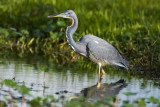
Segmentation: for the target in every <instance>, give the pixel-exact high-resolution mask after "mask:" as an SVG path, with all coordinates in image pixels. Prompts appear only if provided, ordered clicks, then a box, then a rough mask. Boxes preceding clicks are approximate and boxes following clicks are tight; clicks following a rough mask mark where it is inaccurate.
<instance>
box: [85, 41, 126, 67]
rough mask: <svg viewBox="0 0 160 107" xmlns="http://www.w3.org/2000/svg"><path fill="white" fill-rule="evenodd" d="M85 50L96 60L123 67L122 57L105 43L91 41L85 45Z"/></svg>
mask: <svg viewBox="0 0 160 107" xmlns="http://www.w3.org/2000/svg"><path fill="white" fill-rule="evenodd" d="M87 50H88V51H89V52H90V53H91V54H92V55H94V56H95V57H96V58H97V59H98V60H101V61H104V62H108V63H109V64H111V65H117V66H122V67H124V65H123V60H124V59H123V58H122V56H121V55H120V54H119V52H118V51H117V50H116V49H115V48H114V47H113V46H112V45H111V44H109V43H108V42H106V41H91V42H89V43H88V44H87Z"/></svg>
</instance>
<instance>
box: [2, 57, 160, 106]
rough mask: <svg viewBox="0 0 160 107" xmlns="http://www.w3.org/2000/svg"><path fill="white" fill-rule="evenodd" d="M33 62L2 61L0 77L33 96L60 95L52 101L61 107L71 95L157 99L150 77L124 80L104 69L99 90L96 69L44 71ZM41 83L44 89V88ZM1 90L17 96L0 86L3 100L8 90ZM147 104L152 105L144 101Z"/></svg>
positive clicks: (124, 78)
mask: <svg viewBox="0 0 160 107" xmlns="http://www.w3.org/2000/svg"><path fill="white" fill-rule="evenodd" d="M36 65H37V62H33V63H30V64H28V63H26V62H25V61H23V60H22V59H18V60H16V59H14V60H5V63H1V64H0V79H1V80H4V79H14V80H15V81H16V82H17V83H18V84H25V85H26V86H27V87H28V88H31V94H32V95H33V97H37V96H41V97H43V96H46V95H54V97H55V98H56V99H60V98H61V97H62V96H63V97H64V99H61V100H60V101H59V102H58V103H55V105H57V106H61V103H62V102H64V101H66V100H68V99H69V98H71V97H72V96H85V97H88V98H91V99H93V100H95V101H96V100H97V99H102V98H100V97H109V96H112V97H113V96H114V97H117V98H118V99H120V100H119V103H118V105H122V104H123V101H126V100H128V101H129V102H130V103H133V102H134V101H136V99H137V98H149V97H151V96H154V97H155V98H158V99H160V94H159V93H160V89H159V87H156V86H154V85H153V82H152V81H151V80H150V81H149V80H147V81H146V80H144V79H143V78H141V79H137V78H130V79H128V78H127V77H123V76H120V75H119V74H118V73H116V74H115V75H112V74H110V73H107V72H108V71H106V73H107V75H106V76H105V77H104V78H103V80H102V81H101V83H102V85H101V86H103V87H102V88H103V89H97V88H96V84H97V79H98V71H97V72H96V71H94V72H87V69H86V68H85V69H82V72H80V71H78V70H76V67H75V69H71V68H70V67H64V68H63V66H62V68H61V69H57V68H56V67H51V68H50V69H49V70H47V72H44V70H41V69H40V68H39V66H43V65H41V64H40V65H39V66H36ZM75 66H76V65H75ZM77 69H78V68H77ZM95 70H97V69H95ZM84 71H86V72H84ZM110 72H111V71H110ZM119 72H122V71H119ZM125 72H126V71H124V72H123V73H125ZM119 81H120V82H119ZM44 86H45V87H47V88H44ZM5 90H10V91H11V92H12V93H13V95H14V96H17V97H20V96H21V95H20V94H19V93H18V92H17V91H15V90H13V89H10V88H9V87H6V86H4V85H3V86H1V89H0V94H1V96H0V100H5V98H6V97H8V92H7V91H5ZM127 92H131V93H134V94H133V95H129V96H126V95H125V94H124V93H127ZM33 97H29V96H28V97H26V99H28V100H31V99H32V98H33ZM19 106H20V105H19ZM147 106H148V107H149V106H156V105H155V104H153V103H149V102H148V103H147Z"/></svg>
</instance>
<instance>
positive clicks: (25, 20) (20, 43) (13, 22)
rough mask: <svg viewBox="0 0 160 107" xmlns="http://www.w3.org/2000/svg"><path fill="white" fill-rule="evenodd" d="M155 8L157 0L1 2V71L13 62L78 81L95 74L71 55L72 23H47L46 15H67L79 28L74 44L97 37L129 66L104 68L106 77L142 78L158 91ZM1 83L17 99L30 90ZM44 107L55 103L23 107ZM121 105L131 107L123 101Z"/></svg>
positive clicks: (159, 37)
mask: <svg viewBox="0 0 160 107" xmlns="http://www.w3.org/2000/svg"><path fill="white" fill-rule="evenodd" d="M159 4H160V1H159V0H154V1H152V0H103V1H100V0H85V1H82V0H71V1H68V0H12V1H9V0H1V1H0V50H1V52H0V56H1V62H0V63H1V65H3V66H4V65H6V64H9V63H6V62H7V60H11V59H12V60H13V61H14V60H15V59H17V58H18V59H21V60H24V62H26V63H27V64H30V65H31V66H34V67H35V68H37V69H38V70H42V71H43V72H48V71H50V70H51V69H53V68H54V69H58V70H62V69H63V68H64V69H66V68H67V69H70V70H71V71H72V70H74V71H75V72H76V73H79V74H80V75H81V73H82V74H83V73H85V72H87V73H89V74H92V73H93V74H94V73H96V72H97V68H96V67H95V66H94V64H93V63H92V62H90V61H89V60H87V59H85V58H83V57H81V56H80V55H78V54H76V53H75V52H73V51H72V50H71V48H70V47H69V46H68V43H67V41H66V38H65V29H66V26H68V25H70V24H71V21H70V20H68V19H61V18H58V19H57V18H56V19H48V18H47V16H48V15H51V14H57V13H61V12H65V11H66V10H68V9H72V10H74V11H75V12H76V14H77V16H78V19H79V26H78V29H77V31H76V34H75V35H74V39H75V40H76V41H78V40H79V39H80V37H81V36H83V35H85V34H93V35H96V36H99V37H101V38H103V39H105V40H107V41H108V42H109V43H111V44H112V45H114V46H115V47H116V48H117V49H118V50H119V52H120V53H121V54H122V55H123V56H124V57H125V58H126V59H128V60H129V62H130V70H129V71H124V70H117V68H113V67H108V66H107V67H105V70H106V71H109V75H111V77H112V76H113V75H115V74H117V75H119V76H120V77H123V78H124V77H127V81H129V80H130V79H131V78H133V77H134V78H138V79H142V78H143V79H144V81H148V80H149V81H150V80H151V81H152V84H153V85H154V86H157V87H159V75H160V72H159V69H160V47H159V46H160V15H159V12H160V7H159ZM3 59H4V60H3ZM31 59H32V60H34V61H32V60H31ZM77 68H78V70H77ZM64 69H63V71H65V70H64ZM53 71H54V70H53ZM110 71H111V72H110ZM121 71H124V72H125V73H124V72H121ZM122 75H123V76H122ZM5 79H6V78H5ZM5 79H2V77H0V82H1V84H5V85H6V86H8V87H12V88H16V90H18V91H19V92H20V93H21V95H22V96H23V95H28V94H29V92H30V90H28V88H27V87H26V86H25V84H24V85H22V84H20V85H22V86H19V84H17V81H16V82H15V81H12V80H8V79H11V78H8V79H7V80H5ZM105 82H106V81H105ZM143 85H144V84H143ZM83 88H84V87H83ZM127 95H128V94H127ZM129 95H130V94H129ZM112 100H113V99H110V100H105V101H112ZM49 101H53V102H54V101H57V100H56V99H55V98H53V97H51V96H49V97H48V96H46V97H44V98H42V96H41V97H37V98H35V99H33V100H32V101H29V102H27V103H28V104H30V105H32V104H39V105H40V106H43V104H44V105H45V104H46V105H45V106H47V104H48V103H49ZM105 101H98V102H95V105H94V104H93V105H92V104H91V105H90V103H88V101H87V100H86V99H84V98H80V99H78V100H76V101H74V102H73V103H72V102H71V103H70V102H65V103H64V105H65V106H72V105H74V104H77V103H78V104H79V105H81V106H84V105H86V104H88V105H86V106H93V107H94V106H97V105H99V104H102V105H100V106H103V104H110V103H108V102H105ZM145 101H146V100H145V99H143V98H142V99H137V100H136V104H138V105H143V106H146V103H145ZM147 101H150V102H153V103H156V104H160V102H159V101H158V99H157V98H154V97H150V98H147ZM42 102H43V103H42ZM80 102H81V103H80ZM3 103H4V102H0V104H3ZM97 103H98V104H97ZM124 104H125V106H129V107H130V106H134V104H130V103H129V102H127V101H126V102H124ZM33 106H34V105H33Z"/></svg>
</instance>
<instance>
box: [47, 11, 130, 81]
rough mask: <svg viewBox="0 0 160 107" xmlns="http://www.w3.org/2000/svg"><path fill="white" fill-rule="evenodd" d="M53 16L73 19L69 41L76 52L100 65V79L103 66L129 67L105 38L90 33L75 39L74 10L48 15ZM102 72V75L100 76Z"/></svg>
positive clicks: (67, 33) (75, 23)
mask: <svg viewBox="0 0 160 107" xmlns="http://www.w3.org/2000/svg"><path fill="white" fill-rule="evenodd" d="M53 17H62V18H68V19H71V21H72V24H71V25H70V26H68V27H67V29H66V39H67V42H68V44H69V45H70V46H71V48H72V49H73V50H74V51H75V52H77V53H79V54H81V55H83V56H84V57H86V58H89V59H90V60H91V61H93V62H94V63H96V64H97V65H98V67H99V69H98V71H99V72H98V73H99V76H98V77H99V80H98V81H100V80H101V79H102V78H103V77H104V75H105V71H104V70H103V68H102V66H105V65H113V66H119V67H122V68H126V69H128V66H129V63H128V61H127V60H125V59H124V58H123V57H122V56H121V55H120V53H119V52H118V50H117V49H116V48H115V47H114V46H112V45H111V44H110V43H108V42H107V41H105V40H104V39H101V38H99V37H97V36H94V35H90V34H88V35H84V36H82V37H81V38H80V40H79V41H78V42H76V41H74V39H73V37H72V35H73V34H74V33H75V32H76V30H77V27H78V18H77V15H76V14H75V12H74V11H73V10H67V11H66V12H64V13H60V14H56V15H50V16H48V18H53ZM101 72H102V76H101V77H100V75H101V74H100V73H101Z"/></svg>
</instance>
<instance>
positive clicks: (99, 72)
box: [98, 64, 101, 80]
mask: <svg viewBox="0 0 160 107" xmlns="http://www.w3.org/2000/svg"><path fill="white" fill-rule="evenodd" d="M98 67H99V70H98V80H99V79H100V75H101V64H98Z"/></svg>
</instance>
